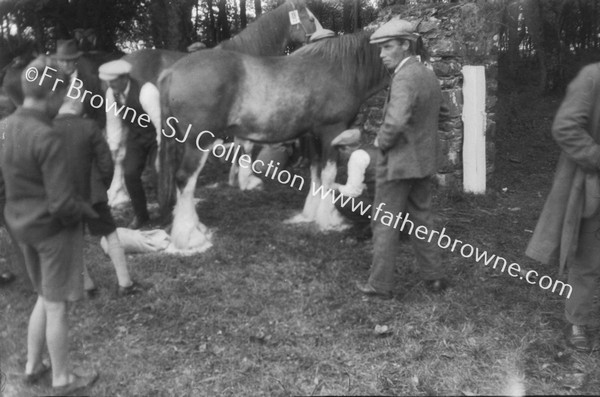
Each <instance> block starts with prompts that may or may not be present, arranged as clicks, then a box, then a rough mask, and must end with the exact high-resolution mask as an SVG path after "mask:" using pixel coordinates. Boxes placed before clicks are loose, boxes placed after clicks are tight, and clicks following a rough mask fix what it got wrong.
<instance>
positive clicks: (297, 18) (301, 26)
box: [286, 0, 319, 44]
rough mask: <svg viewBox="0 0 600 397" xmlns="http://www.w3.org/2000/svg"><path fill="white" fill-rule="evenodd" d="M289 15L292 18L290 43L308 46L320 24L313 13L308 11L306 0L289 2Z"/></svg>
mask: <svg viewBox="0 0 600 397" xmlns="http://www.w3.org/2000/svg"><path fill="white" fill-rule="evenodd" d="M286 6H287V7H288V15H289V18H290V42H291V43H293V44H306V43H308V40H309V39H310V35H312V34H313V33H314V32H315V31H316V30H317V24H318V23H319V22H318V21H317V19H316V18H315V16H314V15H313V13H312V12H311V11H310V10H309V9H308V7H307V6H306V3H305V1H304V0H288V1H287V2H286Z"/></svg>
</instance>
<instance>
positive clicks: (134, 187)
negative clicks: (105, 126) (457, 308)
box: [123, 140, 156, 220]
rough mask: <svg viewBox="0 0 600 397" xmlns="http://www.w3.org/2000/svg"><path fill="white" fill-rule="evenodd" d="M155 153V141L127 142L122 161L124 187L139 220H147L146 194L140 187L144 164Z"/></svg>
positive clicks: (141, 186)
mask: <svg viewBox="0 0 600 397" xmlns="http://www.w3.org/2000/svg"><path fill="white" fill-rule="evenodd" d="M155 151H156V141H155V140H148V141H146V142H144V141H138V140H129V141H128V142H127V150H126V152H125V159H124V160H123V173H124V174H125V186H126V187H127V191H128V192H129V197H130V198H131V205H132V206H133V212H134V214H135V216H137V217H138V219H140V220H146V219H148V218H149V215H148V208H147V206H146V193H145V192H144V187H143V185H142V173H143V172H144V168H145V166H146V162H147V160H148V158H149V157H150V156H152V155H153V154H154V152H155Z"/></svg>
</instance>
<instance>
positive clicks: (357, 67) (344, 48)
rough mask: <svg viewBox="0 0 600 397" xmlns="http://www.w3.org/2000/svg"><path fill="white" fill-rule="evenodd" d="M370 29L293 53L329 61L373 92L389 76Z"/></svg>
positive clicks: (364, 90) (349, 79) (351, 81)
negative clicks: (372, 40)
mask: <svg viewBox="0 0 600 397" xmlns="http://www.w3.org/2000/svg"><path fill="white" fill-rule="evenodd" d="M370 36H371V32H367V31H360V32H356V33H352V34H344V35H342V36H338V37H335V38H331V39H324V40H319V41H317V42H315V43H312V44H308V45H305V46H304V47H301V48H299V49H298V50H296V51H294V52H293V53H292V54H291V56H300V57H314V58H316V59H315V62H322V61H323V60H326V61H327V62H329V63H330V64H331V67H332V68H338V69H339V70H338V71H337V73H339V75H340V76H341V77H342V79H343V80H344V82H346V83H347V84H348V85H355V86H356V87H359V90H360V92H362V93H363V94H372V93H373V92H371V91H372V90H373V89H374V88H377V87H378V86H379V85H380V84H382V82H383V81H384V80H385V79H386V78H387V77H389V73H388V72H387V70H386V68H385V66H384V65H383V63H382V62H381V58H380V57H379V48H378V47H377V46H376V45H373V44H369V37H370Z"/></svg>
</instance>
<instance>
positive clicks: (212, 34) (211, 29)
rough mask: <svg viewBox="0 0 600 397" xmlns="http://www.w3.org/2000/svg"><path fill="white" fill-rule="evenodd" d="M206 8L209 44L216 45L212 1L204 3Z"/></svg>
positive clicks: (215, 27) (208, 0) (215, 26)
mask: <svg viewBox="0 0 600 397" xmlns="http://www.w3.org/2000/svg"><path fill="white" fill-rule="evenodd" d="M206 3H207V6H208V37H209V38H210V39H209V40H210V42H211V44H213V45H214V44H217V25H216V22H215V11H214V10H213V5H214V4H213V0H207V1H206Z"/></svg>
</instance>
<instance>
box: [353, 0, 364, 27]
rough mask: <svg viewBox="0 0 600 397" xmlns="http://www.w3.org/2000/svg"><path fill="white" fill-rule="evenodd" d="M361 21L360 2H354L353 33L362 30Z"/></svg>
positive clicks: (357, 0)
mask: <svg viewBox="0 0 600 397" xmlns="http://www.w3.org/2000/svg"><path fill="white" fill-rule="evenodd" d="M361 25H362V24H361V21H360V0H354V4H353V7H352V31H353V32H356V31H358V30H359V29H360V28H361Z"/></svg>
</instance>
